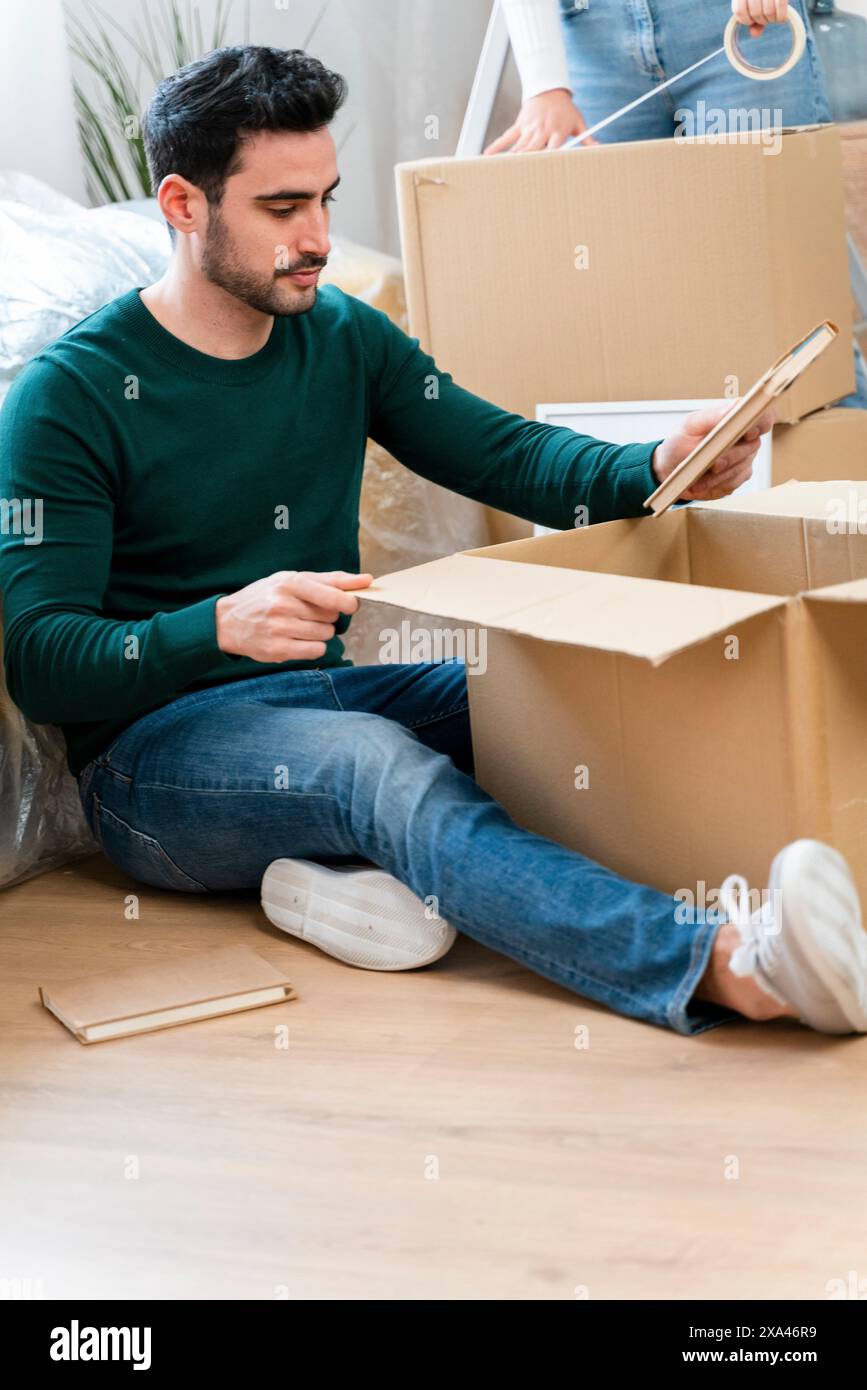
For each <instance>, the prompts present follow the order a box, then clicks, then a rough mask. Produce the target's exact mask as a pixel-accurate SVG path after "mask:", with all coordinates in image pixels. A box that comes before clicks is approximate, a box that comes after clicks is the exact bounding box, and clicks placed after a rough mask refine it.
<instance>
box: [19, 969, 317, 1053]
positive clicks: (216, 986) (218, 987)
mask: <svg viewBox="0 0 867 1390" xmlns="http://www.w3.org/2000/svg"><path fill="white" fill-rule="evenodd" d="M39 997H40V999H41V1000H42V1003H43V1004H44V1005H45V1007H46V1009H50V1010H51V1012H52V1013H53V1014H55V1015H56V1016H57V1018H59V1019H60V1022H61V1023H63V1024H65V1025H66V1027H67V1028H68V1029H69V1030H70V1032H72V1033H74V1034H75V1036H76V1037H77V1038H78V1040H79V1042H82V1043H94V1042H103V1041H105V1040H107V1039H109V1038H122V1037H127V1036H128V1035H129V1034H131V1033H150V1032H153V1031H154V1030H155V1029H158V1028H172V1027H174V1026H175V1025H176V1024H178V1023H194V1022H196V1021H197V1020H198V1019H202V1018H215V1017H216V1016H217V1015H219V1014H233V1013H238V1012H240V1010H242V1009H258V1008H260V1007H261V1006H262V1005H264V1004H280V1003H283V1002H284V1000H287V999H295V998H296V997H297V996H296V992H295V990H294V989H293V987H292V984H291V983H290V981H289V980H288V979H287V978H286V975H285V974H284V973H283V971H282V970H278V969H277V967H276V966H274V965H272V964H271V963H270V961H267V960H265V959H264V957H263V956H260V955H259V954H258V952H256V951H254V950H253V949H252V948H251V947H250V946H220V947H218V949H217V950H215V951H201V952H196V953H195V954H193V955H185V956H177V957H175V958H174V959H171V960H161V961H158V962H156V963H152V964H149V965H135V966H130V967H128V968H127V969H124V970H112V971H106V972H105V973H100V974H94V975H87V976H85V977H83V978H80V979H75V980H60V981H57V982H56V983H54V984H45V985H41V986H40V989H39Z"/></svg>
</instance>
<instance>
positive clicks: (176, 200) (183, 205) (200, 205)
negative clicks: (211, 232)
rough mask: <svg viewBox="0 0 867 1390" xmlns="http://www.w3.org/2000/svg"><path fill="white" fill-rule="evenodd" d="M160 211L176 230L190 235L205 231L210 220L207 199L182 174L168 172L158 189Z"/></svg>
mask: <svg viewBox="0 0 867 1390" xmlns="http://www.w3.org/2000/svg"><path fill="white" fill-rule="evenodd" d="M157 202H158V203H159V205H160V212H161V213H162V215H163V217H164V218H165V219H166V221H167V222H168V224H169V226H170V227H174V229H175V231H176V232H182V233H183V234H184V235H186V236H189V234H190V233H191V232H200V233H204V231H205V228H206V226H207V221H208V212H207V199H206V198H205V195H204V193H203V192H202V190H201V189H200V188H197V187H196V185H195V184H194V183H190V181H189V179H185V178H183V177H182V176H181V175H180V174H166V176H165V178H164V179H163V181H162V183H161V184H160V186H159V188H158V189H157Z"/></svg>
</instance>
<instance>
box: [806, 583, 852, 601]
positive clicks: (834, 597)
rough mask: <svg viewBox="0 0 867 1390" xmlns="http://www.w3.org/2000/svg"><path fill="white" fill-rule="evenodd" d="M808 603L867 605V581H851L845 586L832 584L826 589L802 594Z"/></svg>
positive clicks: (812, 590)
mask: <svg viewBox="0 0 867 1390" xmlns="http://www.w3.org/2000/svg"><path fill="white" fill-rule="evenodd" d="M801 597H802V598H804V599H806V601H807V602H808V603H812V602H813V601H814V600H815V601H816V602H818V603H867V579H850V580H849V581H848V582H847V583H845V584H830V585H828V587H827V588H825V589H811V590H810V592H809V593H808V594H802V595H801Z"/></svg>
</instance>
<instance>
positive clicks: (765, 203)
mask: <svg viewBox="0 0 867 1390" xmlns="http://www.w3.org/2000/svg"><path fill="white" fill-rule="evenodd" d="M772 149H773V146H768V145H763V144H761V143H759V142H758V141H745V140H743V139H740V140H739V138H738V136H737V135H734V136H732V137H730V138H728V139H717V140H716V141H711V140H710V139H708V140H705V141H702V140H674V139H672V140H652V141H640V142H637V143H630V144H614V145H601V146H597V147H591V148H589V149H571V150H550V151H543V152H536V153H533V154H510V155H501V156H495V157H492V156H488V157H485V156H479V157H476V158H471V159H454V158H435V159H424V160H419V161H416V162H413V163H405V164H398V165H397V166H396V170H395V173H396V180H397V199H398V212H399V218H400V232H401V244H402V253H403V261H404V269H405V273H406V287H407V308H408V317H409V326H410V331H411V332H412V333H413V334H414V335H416V336H417V337H418V338H419V340H420V342H421V345H422V347H423V348H425V349H426V350H427V351H428V352H431V353H432V354H433V356H434V357H435V358H436V360H437V363H438V364H439V366H441V367H443V368H445V369H446V370H448V371H449V372H451V373H452V375H453V376H454V378H455V380H456V381H457V382H459V383H460V385H462V386H465V387H467V388H468V389H469V390H471V391H475V392H477V393H478V394H480V395H482V396H485V397H486V398H487V399H489V400H492V401H495V402H496V403H497V404H498V405H500V406H502V407H503V408H504V409H507V410H514V411H517V412H518V413H519V414H521V415H525V416H527V417H528V418H530V419H534V418H535V414H536V406H537V405H538V404H539V402H541V401H563V402H569V401H610V400H686V399H705V398H713V397H724V396H734V395H737V394H738V393H739V392H741V391H745V390H747V389H748V388H749V387H750V386H751V385H752V383H753V382H754V381H755V380H756V379H757V378H758V377H759V376H760V375H761V374H762V372H764V371H765V370H766V369H767V368H768V367H769V366H770V365H771V363H772V362H775V361H776V360H777V358H778V357H780V356H781V354H782V353H783V352H785V351H786V350H787V349H788V348H790V347H791V346H792V344H793V343H795V342H797V341H798V340H799V339H800V338H802V337H803V336H804V335H805V334H806V333H807V332H808V331H809V330H810V329H811V328H812V327H814V325H815V324H817V323H819V322H820V321H821V320H823V319H827V318H829V319H832V320H833V321H834V322H835V323H837V324H838V326H839V327H840V330H841V332H840V336H839V339H838V340H837V342H836V343H835V344H834V345H833V347H832V348H831V349H829V351H828V352H827V353H825V354H824V356H823V357H822V358H821V359H820V361H818V362H817V363H816V364H815V365H814V366H813V367H812V368H811V369H810V371H809V372H808V373H807V374H806V375H805V377H804V380H803V381H801V382H799V383H797V385H796V386H795V387H794V388H793V389H792V390H791V391H790V392H788V393H787V395H786V396H785V397H784V398H783V399H782V400H781V402H780V413H779V417H778V418H780V419H781V420H785V421H787V422H792V421H795V420H797V419H799V418H800V417H801V416H802V415H806V414H807V413H808V412H810V411H811V410H816V409H817V408H818V407H820V406H823V405H827V404H828V403H829V402H830V401H834V400H837V399H839V398H840V397H841V396H844V395H846V394H847V393H848V392H849V391H851V390H852V389H853V388H854V370H853V363H852V351H851V334H852V320H853V314H852V298H851V292H850V288H849V280H848V267H847V253H846V239H845V221H844V208H843V182H842V175H841V154H840V137H839V133H838V131H837V129H836V127H833V126H824V127H813V128H801V129H798V130H792V131H789V132H787V133H785V134H783V135H782V137H781V138H780V139H779V140H778V151H779V152H778V153H772V152H770V151H771V150H772ZM490 520H491V522H492V535H494V536H495V537H500V538H503V537H507V536H511V535H518V536H523V535H527V534H529V530H530V528H529V526H528V525H527V523H525V522H522V521H514V522H512V523H510V522H507V521H506V519H505V517H504V516H503V515H501V514H497V513H491V514H490Z"/></svg>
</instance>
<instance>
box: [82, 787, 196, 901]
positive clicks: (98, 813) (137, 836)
mask: <svg viewBox="0 0 867 1390" xmlns="http://www.w3.org/2000/svg"><path fill="white" fill-rule="evenodd" d="M93 800H94V803H95V807H96V810H95V813H94V823H95V824H96V825H97V826H98V827H99V828H100V831H101V829H102V825H101V821H102V813H103V811H104V812H105V813H106V814H107V815H109V816H111V817H112V818H113V819H114V820H116V821H117V823H118V825H122V826H123V828H124V830H126V831H128V832H129V834H130V835H131V836H132V837H133V839H134V840H139V841H141V842H142V843H143V844H148V845H150V846H153V849H154V850H155V851H156V853H157V855H162V856H163V858H164V859H165V860H166V862H167V863H168V864H169V865H171V867H172V868H173V869H174V870H175V872H176V873H178V874H180V876H181V878H185V879H187V880H188V881H189V882H190V883H194V884H195V885H196V887H197V888H200V889H201V890H202V892H203V893H207V892H208V891H209V890H208V889H207V888H206V887H205V885H204V883H200V882H199V880H198V879H197V878H193V875H192V874H188V873H187V871H186V869H182V868H181V866H180V864H178V863H177V862H176V861H175V860H174V859H173V858H172V856H171V855H170V854H169V852H168V850H167V849H166V847H165V845H163V844H162V843H161V842H160V841H159V840H158V839H157V838H156V836H155V835H148V834H146V832H145V831H143V830H136V828H135V826H134V825H130V823H129V821H125V820H124V818H123V816H119V815H118V814H117V812H116V811H112V809H111V807H110V806H105V805H104V804H103V802H102V801H100V799H99V797H98V796H97V795H94V798H93ZM98 839H99V845H100V848H101V849H102V852H103V854H105V855H106V858H108V857H109V855H108V851H107V850H106V848H105V845H104V844H103V840H102V835H101V834H100V835H99V836H98Z"/></svg>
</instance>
